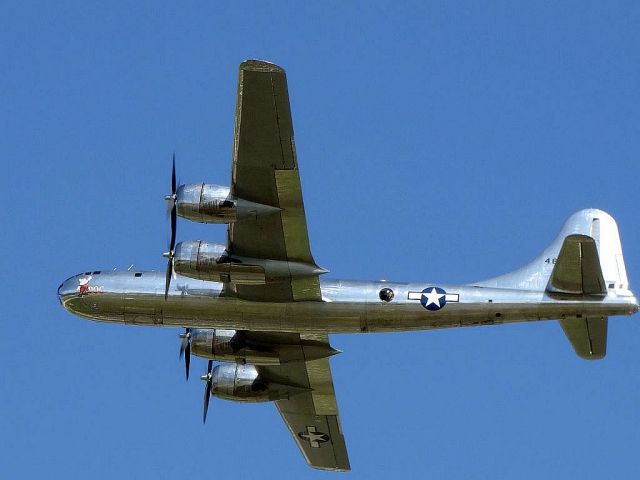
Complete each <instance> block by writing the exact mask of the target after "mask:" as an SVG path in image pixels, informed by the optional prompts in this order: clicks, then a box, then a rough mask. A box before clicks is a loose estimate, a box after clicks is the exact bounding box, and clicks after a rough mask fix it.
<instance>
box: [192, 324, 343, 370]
mask: <svg viewBox="0 0 640 480" xmlns="http://www.w3.org/2000/svg"><path fill="white" fill-rule="evenodd" d="M339 352H340V351H339V350H336V349H335V348H332V347H331V346H330V345H328V344H326V343H322V342H314V341H311V340H302V341H301V342H300V344H298V345H283V344H272V343H268V342H265V341H262V342H257V341H255V340H254V339H252V338H251V336H250V334H247V333H246V332H241V331H237V330H223V329H203V328H196V329H193V330H192V331H191V353H192V354H193V355H197V356H198V357H203V358H207V359H210V360H218V361H221V362H235V363H239V364H247V363H250V364H253V365H281V364H283V363H288V362H294V361H309V360H317V359H320V358H326V357H330V356H331V355H335V354H336V353H339Z"/></svg>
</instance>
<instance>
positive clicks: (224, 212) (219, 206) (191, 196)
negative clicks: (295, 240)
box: [176, 183, 280, 223]
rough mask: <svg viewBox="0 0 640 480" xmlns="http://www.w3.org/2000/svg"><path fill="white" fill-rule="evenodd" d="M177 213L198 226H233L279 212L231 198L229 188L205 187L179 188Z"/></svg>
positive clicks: (201, 185) (202, 185) (181, 186)
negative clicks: (224, 224)
mask: <svg viewBox="0 0 640 480" xmlns="http://www.w3.org/2000/svg"><path fill="white" fill-rule="evenodd" d="M176 209H177V214H178V215H179V216H180V217H183V218H186V219H187V220H192V221H194V222H199V223H233V222H235V221H237V220H242V219H248V218H253V219H255V218H257V217H259V216H262V215H271V214H274V213H277V212H279V211H280V209H279V208H277V207H271V206H269V205H262V204H260V203H255V202H250V201H248V200H244V199H242V198H237V197H235V196H234V195H231V192H230V189H229V187H223V186H220V185H209V184H206V183H196V184H189V185H180V187H179V188H178V191H177V192H176Z"/></svg>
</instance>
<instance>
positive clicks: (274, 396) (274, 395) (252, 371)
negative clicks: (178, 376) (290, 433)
mask: <svg viewBox="0 0 640 480" xmlns="http://www.w3.org/2000/svg"><path fill="white" fill-rule="evenodd" d="M211 386H212V388H211V394H212V395H214V396H216V397H219V398H223V399H225V400H232V401H234V402H269V401H273V400H283V399H288V398H290V397H293V396H295V395H299V394H301V393H304V392H308V391H309V388H304V387H299V386H295V385H286V384H282V383H277V382H272V381H269V380H268V379H264V378H262V377H261V376H260V373H259V372H258V369H257V368H256V366H255V365H238V364H222V365H218V366H217V367H215V368H214V369H213V371H212V372H211Z"/></svg>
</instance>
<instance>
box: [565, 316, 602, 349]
mask: <svg viewBox="0 0 640 480" xmlns="http://www.w3.org/2000/svg"><path fill="white" fill-rule="evenodd" d="M607 324H608V319H607V317H577V316H572V317H566V318H564V319H562V320H560V325H561V326H562V330H564V333H565V334H566V335H567V338H568V339H569V341H570V342H571V345H572V346H573V349H574V350H575V351H576V353H577V354H578V356H579V357H582V358H584V359H586V360H599V359H601V358H604V356H605V354H606V353H607Z"/></svg>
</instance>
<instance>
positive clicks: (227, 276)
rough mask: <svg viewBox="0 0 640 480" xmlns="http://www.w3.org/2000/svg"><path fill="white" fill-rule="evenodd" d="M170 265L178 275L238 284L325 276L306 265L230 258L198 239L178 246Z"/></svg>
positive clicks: (214, 245)
mask: <svg viewBox="0 0 640 480" xmlns="http://www.w3.org/2000/svg"><path fill="white" fill-rule="evenodd" d="M173 262H174V264H173V265H174V266H173V268H174V270H175V272H176V273H179V274H180V275H184V276H186V277H191V278H197V279H200V280H211V281H214V282H231V283H236V284H241V285H264V284H265V283H266V282H267V281H270V280H278V279H284V278H294V277H307V276H312V275H320V274H323V273H327V270H325V269H323V268H320V267H318V266H317V265H313V264H309V263H302V262H289V261H286V260H269V259H264V258H248V257H241V256H238V255H233V256H230V255H228V253H227V250H226V247H225V246H224V245H221V244H218V243H209V242H204V241H202V240H195V241H186V242H180V243H178V245H176V249H175V252H174V255H173Z"/></svg>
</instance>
